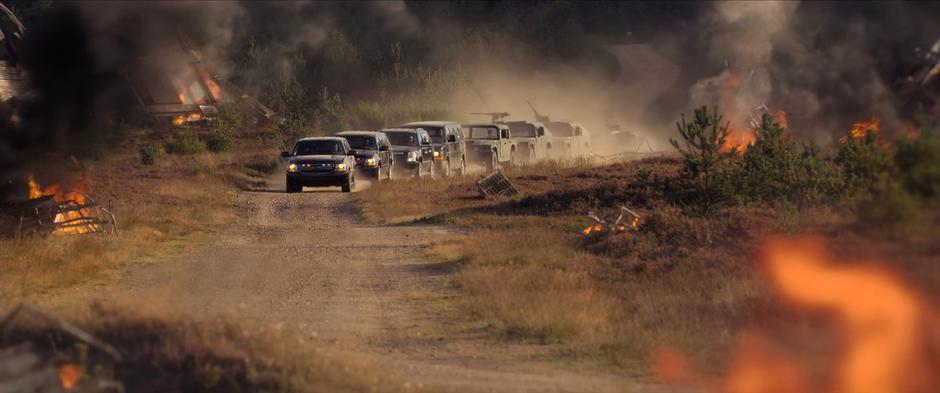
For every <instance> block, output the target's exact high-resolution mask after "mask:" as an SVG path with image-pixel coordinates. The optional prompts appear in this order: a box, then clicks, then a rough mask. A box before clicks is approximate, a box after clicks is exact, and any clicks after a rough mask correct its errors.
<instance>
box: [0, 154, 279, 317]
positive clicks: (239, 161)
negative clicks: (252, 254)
mask: <svg viewBox="0 0 940 393" xmlns="http://www.w3.org/2000/svg"><path fill="white" fill-rule="evenodd" d="M141 143H143V142H141ZM132 146H133V143H131V147H130V148H128V149H122V150H121V151H117V152H115V153H114V154H113V155H111V156H109V157H107V158H105V159H102V160H99V161H87V162H81V163H80V164H78V165H73V166H71V167H70V168H69V172H72V173H74V174H76V175H78V174H83V175H89V176H91V178H92V180H93V181H94V182H95V185H94V189H93V190H92V193H91V195H92V197H94V198H95V199H96V201H97V202H99V203H101V204H104V205H107V204H108V203H109V202H110V203H112V204H113V208H114V211H115V215H116V217H117V220H118V226H119V228H120V231H121V232H120V235H119V236H111V235H100V236H99V235H83V236H46V237H39V236H36V237H29V238H23V239H10V238H7V239H0V269H2V271H3V272H4V273H3V274H2V275H0V299H2V300H0V302H3V303H10V302H12V301H15V300H16V299H17V298H21V297H26V298H29V297H32V296H34V295H41V294H44V293H48V292H49V291H51V290H55V289H58V288H64V287H68V286H71V285H75V284H78V283H81V282H85V281H88V280H93V279H96V278H100V277H102V276H104V275H106V274H108V273H110V272H114V271H116V269H119V268H121V267H123V266H126V265H127V264H129V263H133V262H136V261H139V260H141V259H145V258H146V257H152V256H155V255H157V254H160V253H162V252H165V251H169V250H172V249H179V248H180V247H185V246H186V245H188V244H194V243H197V242H200V241H205V240H207V239H208V238H209V237H211V236H212V234H213V233H214V232H215V230H216V229H217V228H219V227H220V226H222V225H226V224H228V223H230V222H232V221H233V219H234V218H235V214H236V212H235V204H234V196H235V190H236V187H241V188H247V187H252V186H256V185H259V184H260V182H261V179H262V178H263V176H264V173H263V172H264V171H265V170H267V169H269V168H270V164H269V163H270V161H271V158H270V157H276V151H274V150H273V149H270V148H266V147H265V146H267V143H266V142H264V141H263V140H259V139H256V138H251V139H241V140H238V141H237V142H236V146H235V148H234V149H233V150H232V151H231V152H226V153H221V154H208V153H204V154H199V155H194V156H183V157H178V156H170V155H163V156H161V157H160V159H159V160H158V161H157V163H156V165H142V164H140V162H139V158H138V156H137V155H136V153H135V152H136V150H137V149H135V148H133V147H132ZM259 151H261V152H262V153H258V152H259ZM246 157H247V158H246ZM40 174H41V173H40ZM48 177H53V176H48ZM40 179H41V177H40Z"/></svg>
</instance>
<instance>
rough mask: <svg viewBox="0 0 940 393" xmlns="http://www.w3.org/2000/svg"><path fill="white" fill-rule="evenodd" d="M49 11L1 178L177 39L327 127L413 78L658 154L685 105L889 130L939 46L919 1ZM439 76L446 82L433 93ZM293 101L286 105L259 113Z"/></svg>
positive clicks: (103, 110)
mask: <svg viewBox="0 0 940 393" xmlns="http://www.w3.org/2000/svg"><path fill="white" fill-rule="evenodd" d="M52 9H53V10H52V11H49V12H48V13H47V14H45V15H43V16H42V17H41V18H35V19H34V21H33V22H35V23H28V26H27V28H28V32H27V35H26V40H25V41H24V42H23V43H22V49H23V51H22V52H23V55H22V59H21V65H22V67H23V68H24V69H26V70H27V72H28V74H29V80H30V81H31V82H32V87H33V90H32V91H33V93H32V94H30V95H27V96H24V97H21V99H20V101H19V102H18V103H17V104H16V105H19V107H20V113H21V116H20V117H21V119H20V124H21V126H20V127H15V128H14V127H9V126H2V127H3V128H2V130H0V132H2V135H0V153H2V154H0V155H2V156H3V159H4V160H6V162H5V163H4V165H5V166H6V165H9V164H10V163H12V162H21V161H22V160H21V159H20V158H21V157H22V156H27V157H28V156H29V155H30V154H34V153H35V152H37V151H39V152H43V153H47V152H49V151H61V152H68V151H69V150H72V149H73V148H74V146H76V145H79V144H82V143H84V141H86V140H92V141H93V140H95V139H96V138H97V137H98V136H100V135H101V134H102V132H101V131H102V130H106V129H113V128H114V127H113V124H110V123H109V122H111V121H114V120H115V119H117V120H118V121H120V119H121V116H120V114H122V113H128V112H132V110H133V108H131V107H130V106H132V105H133V104H134V102H135V101H134V99H133V97H131V96H130V93H129V92H128V90H127V75H128V73H131V72H139V70H140V69H141V68H144V69H146V68H147V67H154V66H160V67H165V66H166V64H170V65H172V64H174V63H177V62H179V61H182V60H178V59H177V58H178V57H186V56H189V54H188V53H186V51H185V50H180V48H181V46H180V43H179V37H181V36H185V37H188V38H189V39H191V40H192V41H193V43H194V44H195V45H196V46H197V47H199V48H200V49H201V51H202V54H203V56H204V59H203V60H204V61H205V63H206V64H207V65H209V66H211V67H212V70H213V72H215V73H220V74H223V75H225V76H226V77H228V78H229V79H230V80H232V81H234V82H236V83H238V84H239V85H241V86H242V87H244V88H245V89H246V90H247V91H249V93H251V94H255V95H256V96H258V97H259V98H262V99H263V100H267V101H266V102H268V103H269V105H272V106H275V107H277V109H279V110H294V111H306V112H310V113H314V114H315V116H320V115H321V114H322V113H320V112H317V110H320V109H322V108H319V109H318V108H316V107H317V106H318V105H322V104H323V102H321V101H323V97H326V98H330V99H331V100H328V101H329V102H327V104H329V105H328V106H329V108H327V109H329V110H331V111H333V110H335V111H336V112H337V113H330V115H331V116H335V117H336V118H341V117H342V116H347V119H345V120H346V123H347V124H349V123H352V124H372V123H375V121H372V122H368V121H364V120H361V119H351V120H350V119H348V117H349V116H352V115H349V114H348V113H339V112H342V108H339V109H337V108H335V107H334V106H336V105H343V106H347V107H348V106H351V105H355V104H356V103H358V102H360V101H366V100H367V101H370V102H372V103H376V102H377V103H382V104H386V103H389V102H394V101H395V99H396V98H397V97H402V99H405V98H406V97H412V96H415V95H414V94H412V95H410V96H409V95H405V94H403V93H402V92H403V91H406V90H408V89H411V90H414V88H413V87H411V86H407V83H412V82H415V81H417V82H421V83H425V86H423V87H422V89H424V91H423V94H425V96H428V97H431V99H429V100H428V101H432V102H434V103H439V104H440V105H443V106H447V108H448V110H449V113H450V116H454V117H457V120H464V121H469V120H480V121H482V120H485V118H483V117H472V116H470V115H468V113H470V112H492V111H499V112H502V111H506V112H510V113H512V114H513V117H515V118H528V119H532V118H533V116H532V113H531V109H530V108H529V106H528V105H527V101H529V102H531V103H532V104H533V105H535V107H536V108H537V109H538V110H539V111H540V112H542V113H543V114H547V115H549V116H551V117H552V118H554V119H571V120H576V121H580V122H581V123H583V124H585V125H586V126H587V127H588V129H591V130H592V131H594V133H595V135H597V134H601V133H604V132H605V131H607V128H608V126H610V125H619V126H620V127H621V128H622V129H624V130H627V131H633V132H637V133H638V134H641V135H644V136H647V137H650V138H651V139H653V140H654V141H660V142H664V141H665V139H666V138H668V137H670V136H672V135H674V122H675V120H676V119H678V116H679V114H680V113H683V112H686V113H687V112H689V111H690V110H691V109H692V108H693V107H695V106H698V105H710V106H719V107H720V109H721V110H722V111H723V112H725V113H726V114H727V115H728V116H727V117H728V118H729V119H731V120H733V121H735V122H738V123H744V122H746V120H747V117H748V114H749V113H750V112H752V111H753V110H754V108H756V107H758V106H760V105H764V106H766V107H767V108H769V109H770V110H782V111H785V112H786V113H787V115H788V121H789V123H790V127H791V130H793V131H794V133H796V134H797V135H801V136H803V137H807V138H814V139H819V140H823V141H824V140H827V139H831V138H832V137H833V135H835V134H837V133H840V132H843V131H844V130H845V129H847V128H848V127H849V126H850V125H851V123H852V122H853V121H854V120H858V119H861V118H868V117H870V116H872V115H877V116H880V117H881V118H882V122H883V124H885V125H886V128H896V127H899V126H900V125H901V124H903V123H905V122H907V121H909V119H911V118H912V116H913V115H914V114H915V112H916V111H917V106H916V105H915V104H911V103H910V101H908V100H905V99H904V97H900V96H899V95H898V93H897V91H898V88H897V85H896V82H897V80H898V79H899V78H900V77H902V76H904V75H906V74H907V73H909V72H910V71H911V69H912V68H914V67H915V66H916V62H917V61H918V60H917V58H916V57H915V56H913V52H914V49H915V48H917V47H920V48H924V47H929V46H930V44H931V43H933V42H934V40H936V38H937V37H940V25H937V24H936V23H933V22H934V21H935V20H936V17H937V16H938V15H940V6H938V5H937V4H936V3H920V2H912V3H890V4H884V3H841V2H839V3H820V2H804V3H795V2H716V3H701V2H695V3H677V2H663V3H610V4H592V5H591V6H589V7H588V6H580V5H579V4H578V3H564V2H547V3H506V4H501V5H499V6H491V5H488V4H486V3H474V2H466V3H421V2H417V3H415V2H401V1H397V2H382V3H357V2H351V3H343V2H336V3H333V2H330V3H323V2H311V3H305V2H270V3H267V2H193V3H176V2H173V3H170V2H153V3H149V2H148V3H141V2H128V3H115V2H106V3H95V2H91V3H60V4H56V5H55V6H54V7H53V8H52ZM396 78H398V79H396ZM447 78H451V79H455V81H452V82H451V81H440V80H438V79H447ZM438 86H444V87H445V88H440V89H439V88H438ZM435 93H436V94H438V95H434V94H435ZM294 96H296V97H299V98H297V99H296V100H293V102H292V104H291V105H292V106H291V105H286V104H284V105H276V104H277V103H276V102H275V103H272V101H276V100H277V99H281V98H283V97H287V98H291V97H294ZM321 96H322V97H321ZM333 98H337V99H335V100H333ZM0 109H4V110H7V109H9V108H0ZM113 114H119V116H113ZM4 117H5V116H4ZM318 124H319V123H318ZM323 124H326V125H329V127H334V128H335V127H338V124H342V122H339V121H337V122H334V123H323ZM326 125H325V126H324V127H325V128H326V127H327V126H326ZM380 125H388V124H375V125H374V126H380ZM325 131H335V130H333V129H332V128H330V129H326V130H325ZM660 145H661V146H663V145H664V144H663V143H660Z"/></svg>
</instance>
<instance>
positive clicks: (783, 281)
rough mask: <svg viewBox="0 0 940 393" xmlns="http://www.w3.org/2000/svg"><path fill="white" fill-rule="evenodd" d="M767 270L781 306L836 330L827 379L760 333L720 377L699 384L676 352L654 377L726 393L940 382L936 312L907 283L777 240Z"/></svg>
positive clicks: (858, 391)
mask: <svg viewBox="0 0 940 393" xmlns="http://www.w3.org/2000/svg"><path fill="white" fill-rule="evenodd" d="M764 263H765V265H766V267H767V271H768V273H769V277H770V281H771V283H772V284H773V285H774V287H775V288H776V290H777V292H778V294H779V295H780V297H781V298H782V300H783V301H784V302H786V303H787V304H789V305H792V306H793V307H795V308H797V309H802V310H806V311H812V312H816V313H819V314H820V315H822V316H825V317H826V318H827V321H829V322H830V323H831V324H832V326H833V327H834V328H835V332H836V334H837V344H838V349H836V350H835V351H834V353H832V354H831V356H832V359H831V365H830V366H829V367H826V369H825V374H826V376H825V377H824V378H819V377H818V376H815V377H811V375H813V371H814V370H813V369H811V368H810V367H809V366H808V365H807V364H806V363H807V362H801V361H800V358H799V357H798V356H796V355H795V354H793V353H792V352H791V351H788V350H787V349H786V348H788V347H787V346H785V345H781V344H778V345H775V343H774V340H773V339H772V337H771V336H770V335H769V334H767V333H764V332H761V331H752V332H748V333H746V334H744V335H742V336H741V337H740V338H739V339H738V343H737V345H736V349H735V350H734V353H733V355H732V357H731V361H730V363H729V366H728V369H727V371H726V372H725V373H723V376H722V377H719V378H717V379H713V380H712V379H707V378H704V377H702V376H701V375H699V374H698V373H696V372H694V370H692V369H691V367H690V366H689V362H688V359H687V358H685V356H684V355H682V353H681V352H678V351H675V350H660V351H657V352H655V353H654V354H653V357H652V362H651V366H652V371H653V373H654V375H656V376H657V377H658V378H659V379H660V380H662V381H663V382H668V383H679V384H686V385H697V386H700V387H703V388H705V389H707V390H709V391H715V392H726V393H768V392H788V393H789V392H793V393H796V392H800V393H830V392H831V393H834V392H839V393H876V392H894V393H915V392H917V393H919V392H928V391H934V390H933V389H934V388H936V386H937V384H938V383H940V378H938V374H937V373H936V371H937V370H938V367H940V363H938V359H937V358H936V357H935V356H934V355H935V354H936V351H937V350H938V349H940V348H937V345H938V341H937V340H940V336H938V333H940V330H938V323H937V322H938V321H937V320H936V313H935V312H934V311H933V310H931V309H930V308H929V307H928V305H927V304H926V303H925V301H924V299H922V298H921V297H920V296H919V295H918V294H917V293H916V292H915V291H914V290H912V289H911V288H909V287H908V286H907V285H906V284H905V283H904V282H902V281H901V280H899V279H897V278H896V277H895V276H893V275H891V274H890V273H889V272H886V271H884V270H880V269H878V268H874V267H872V265H870V264H854V265H847V264H841V263H834V262H832V261H830V260H829V258H828V257H827V256H826V251H825V247H824V245H823V242H822V241H821V240H820V239H817V238H799V239H773V240H771V241H769V242H768V243H767V245H766V247H765V256H764Z"/></svg>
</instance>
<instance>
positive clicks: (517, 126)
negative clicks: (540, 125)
mask: <svg viewBox="0 0 940 393" xmlns="http://www.w3.org/2000/svg"><path fill="white" fill-rule="evenodd" d="M509 131H510V132H512V136H513V138H515V137H522V138H535V136H536V135H535V125H534V124H531V123H523V122H519V123H509Z"/></svg>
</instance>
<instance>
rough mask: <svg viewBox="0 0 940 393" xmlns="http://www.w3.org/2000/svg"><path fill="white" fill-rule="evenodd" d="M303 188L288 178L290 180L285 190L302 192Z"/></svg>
mask: <svg viewBox="0 0 940 393" xmlns="http://www.w3.org/2000/svg"><path fill="white" fill-rule="evenodd" d="M301 190H303V186H298V185H296V184H294V182H292V181H290V180H288V181H287V189H286V190H284V191H286V192H288V193H291V194H293V193H295V192H300V191H301Z"/></svg>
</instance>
